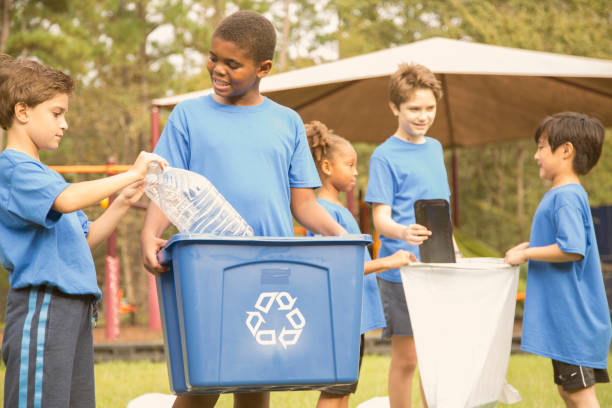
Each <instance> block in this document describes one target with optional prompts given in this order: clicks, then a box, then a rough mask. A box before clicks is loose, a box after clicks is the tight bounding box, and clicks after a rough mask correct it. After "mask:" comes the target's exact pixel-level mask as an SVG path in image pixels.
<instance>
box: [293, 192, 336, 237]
mask: <svg viewBox="0 0 612 408" xmlns="http://www.w3.org/2000/svg"><path fill="white" fill-rule="evenodd" d="M291 213H292V214H293V216H294V217H295V219H296V220H297V221H298V222H299V223H300V224H302V225H303V226H304V228H306V229H307V230H309V231H312V232H314V233H315V234H321V235H328V236H331V235H342V234H346V233H347V232H346V230H345V229H344V228H342V226H341V225H340V224H338V223H337V222H336V221H335V220H334V219H333V218H332V216H331V215H329V213H328V212H327V211H325V208H323V207H322V206H321V204H319V203H318V202H317V199H316V197H315V194H314V191H313V190H312V189H311V188H291Z"/></svg>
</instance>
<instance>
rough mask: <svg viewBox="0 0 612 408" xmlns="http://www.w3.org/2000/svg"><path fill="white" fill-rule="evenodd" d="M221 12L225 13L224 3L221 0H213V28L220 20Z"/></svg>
mask: <svg viewBox="0 0 612 408" xmlns="http://www.w3.org/2000/svg"><path fill="white" fill-rule="evenodd" d="M223 13H225V5H224V4H223V0H215V15H214V16H213V18H212V22H213V29H214V28H216V27H217V26H218V25H219V23H220V22H221V19H222V18H223Z"/></svg>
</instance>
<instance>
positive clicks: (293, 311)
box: [245, 292, 306, 349]
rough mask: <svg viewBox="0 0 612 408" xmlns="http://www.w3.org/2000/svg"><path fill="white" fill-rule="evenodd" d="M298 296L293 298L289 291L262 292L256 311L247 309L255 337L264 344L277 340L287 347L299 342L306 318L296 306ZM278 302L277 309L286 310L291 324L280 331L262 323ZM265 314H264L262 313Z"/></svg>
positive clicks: (249, 324)
mask: <svg viewBox="0 0 612 408" xmlns="http://www.w3.org/2000/svg"><path fill="white" fill-rule="evenodd" d="M296 300H297V297H295V298H292V297H291V295H290V294H289V293H288V292H262V293H261V294H260V295H259V298H258V299H257V302H255V309H257V310H255V311H247V312H246V313H247V318H246V321H245V323H246V326H247V327H248V328H249V331H250V332H251V334H252V335H253V337H255V340H256V341H257V342H258V343H259V344H261V345H263V346H273V345H275V344H276V343H277V341H278V342H279V343H280V344H281V345H282V346H283V348H285V349H287V346H292V345H294V344H296V343H297V341H298V340H299V338H300V335H301V334H302V329H303V328H304V326H305V325H306V319H305V318H304V315H302V312H300V309H299V308H297V307H296V308H294V307H293V306H294V305H295V301H296ZM274 303H276V305H277V310H280V311H283V312H284V311H285V310H287V313H286V314H285V318H286V319H287V321H288V322H289V324H290V326H289V328H287V326H285V325H283V327H282V328H281V329H280V332H279V333H277V330H275V329H268V328H266V329H264V328H263V327H262V325H264V324H265V323H266V319H264V315H267V314H268V312H269V311H270V309H271V308H272V306H273V305H274ZM262 314H263V315H262Z"/></svg>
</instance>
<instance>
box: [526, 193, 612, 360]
mask: <svg viewBox="0 0 612 408" xmlns="http://www.w3.org/2000/svg"><path fill="white" fill-rule="evenodd" d="M555 243H556V244H557V245H559V248H561V250H562V251H563V252H566V253H573V254H580V255H582V256H584V258H583V259H582V260H581V261H578V262H539V261H529V264H528V273H527V288H526V297H525V310H524V315H523V333H522V341H521V350H524V351H527V352H529V353H534V354H538V355H541V356H545V357H549V358H551V359H554V360H559V361H562V362H564V363H569V364H574V365H580V366H585V367H593V368H602V369H603V368H606V367H607V360H608V352H609V350H610V312H609V311H608V302H607V300H606V292H605V288H604V283H603V277H602V273H601V263H600V260H599V253H598V250H597V241H596V239H595V229H594V227H593V218H592V216H591V209H590V207H589V201H588V197H587V194H586V192H585V191H584V189H583V188H582V186H581V185H580V184H567V185H564V186H561V187H557V188H555V189H552V190H550V191H548V192H547V193H546V194H545V195H544V197H543V198H542V201H541V202H540V204H539V205H538V209H537V210H536V212H535V215H534V217H533V222H532V225H531V236H530V239H529V246H530V247H541V246H548V245H553V244H555Z"/></svg>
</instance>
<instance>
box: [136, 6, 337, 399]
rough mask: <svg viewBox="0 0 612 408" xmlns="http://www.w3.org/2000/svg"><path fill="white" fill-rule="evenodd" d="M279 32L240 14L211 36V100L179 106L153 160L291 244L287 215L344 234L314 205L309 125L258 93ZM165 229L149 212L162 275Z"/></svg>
mask: <svg viewBox="0 0 612 408" xmlns="http://www.w3.org/2000/svg"><path fill="white" fill-rule="evenodd" d="M275 45H276V32H275V30H274V27H273V26H272V24H271V23H270V22H269V21H268V20H267V19H266V18H265V17H263V16H261V15H260V14H258V13H255V12H251V11H239V12H236V13H234V14H232V15H230V16H229V17H227V18H225V19H224V20H223V21H222V22H221V23H220V24H219V26H218V27H217V28H216V29H215V31H214V33H213V35H212V39H211V45H210V51H209V58H208V63H207V69H208V72H209V74H210V77H211V80H212V85H213V89H214V93H213V94H212V95H206V96H203V97H200V98H198V99H193V100H188V101H185V102H182V103H180V104H178V105H177V106H176V107H175V108H174V110H173V111H172V113H171V115H170V117H169V118H168V123H167V124H166V126H165V128H164V131H163V133H162V136H161V138H160V141H159V143H158V145H157V146H156V148H155V152H156V153H158V154H160V155H161V156H163V157H165V158H166V159H168V161H169V163H170V165H171V166H173V167H179V168H183V169H188V170H191V171H195V172H197V173H200V174H202V175H204V176H205V177H206V178H208V179H209V180H210V181H211V183H212V184H213V185H214V186H215V187H216V188H217V190H219V192H220V193H221V194H222V195H223V196H224V197H225V198H226V199H227V201H229V202H230V204H231V205H232V206H233V207H234V208H235V209H236V210H237V211H238V213H239V214H240V215H241V216H242V217H243V218H244V219H245V221H247V222H248V223H249V225H251V227H253V230H254V232H255V235H258V236H293V221H292V218H291V215H292V214H293V216H294V217H295V218H296V219H297V221H298V222H300V223H301V224H302V225H303V226H304V227H305V228H307V229H308V230H310V231H313V232H315V233H318V234H322V235H338V234H345V233H346V231H345V230H344V228H342V227H341V226H340V225H339V224H338V223H336V222H335V221H334V220H333V218H332V217H331V216H330V215H329V214H328V213H327V211H325V209H324V208H323V207H321V205H320V204H319V203H318V202H317V201H316V198H315V195H314V191H313V189H314V188H316V187H319V186H320V181H319V177H318V174H317V170H316V168H315V166H314V163H313V160H312V157H311V155H310V151H309V148H308V142H307V140H306V135H305V131H304V125H303V123H302V120H301V119H300V117H299V115H298V114H297V113H296V112H294V111H293V110H291V109H289V108H287V107H284V106H281V105H279V104H277V103H275V102H273V101H271V100H270V99H268V98H266V97H264V96H262V95H261V94H260V93H259V83H260V81H261V79H262V78H263V77H265V76H266V75H267V74H268V73H269V72H270V70H271V69H272V58H273V56H274V48H275ZM168 226H169V221H168V220H167V218H166V217H165V216H164V214H163V213H162V212H161V210H160V209H159V207H157V206H156V205H154V204H153V203H151V204H150V205H149V209H148V211H147V216H146V219H145V225H144V227H143V230H142V236H141V239H142V250H143V261H144V264H145V266H146V267H147V269H148V270H149V271H151V272H154V273H161V272H163V271H164V268H163V267H162V266H161V265H160V264H159V263H158V261H157V258H156V253H157V251H158V250H159V249H160V248H162V247H163V245H164V244H165V241H164V240H163V239H162V238H161V236H162V234H163V232H164V231H165V230H166V228H167V227H168ZM218 398H219V395H197V396H190V395H183V396H178V397H177V399H176V401H175V403H174V408H185V407H212V406H214V405H215V403H216V401H217V399H218ZM234 401H235V406H236V407H240V408H245V407H268V406H269V393H267V392H259V393H246V394H235V395H234Z"/></svg>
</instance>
